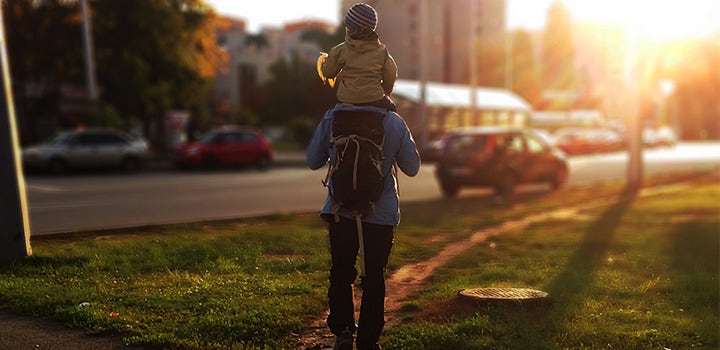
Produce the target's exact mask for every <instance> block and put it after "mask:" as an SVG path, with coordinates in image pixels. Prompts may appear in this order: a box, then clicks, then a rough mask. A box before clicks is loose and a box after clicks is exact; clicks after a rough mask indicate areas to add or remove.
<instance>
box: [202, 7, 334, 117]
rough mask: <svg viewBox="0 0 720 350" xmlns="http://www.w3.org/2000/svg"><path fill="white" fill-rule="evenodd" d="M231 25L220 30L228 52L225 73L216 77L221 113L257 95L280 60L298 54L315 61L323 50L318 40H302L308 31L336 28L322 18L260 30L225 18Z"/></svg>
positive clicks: (301, 57)
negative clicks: (247, 29) (313, 41)
mask: <svg viewBox="0 0 720 350" xmlns="http://www.w3.org/2000/svg"><path fill="white" fill-rule="evenodd" d="M225 19H226V21H227V22H228V23H229V25H228V26H227V27H226V28H221V29H219V30H218V33H217V38H218V43H219V44H220V46H221V47H222V48H223V49H224V50H225V51H226V52H227V54H228V63H227V67H226V69H225V71H224V72H219V73H218V74H217V76H216V97H217V99H218V113H220V114H228V113H230V112H231V110H232V109H239V108H242V106H247V105H248V104H249V103H251V101H252V100H253V99H254V98H256V94H257V91H258V88H259V86H260V85H262V84H263V83H265V82H267V81H268V80H270V79H272V74H271V73H270V67H271V66H272V65H273V64H274V63H276V62H277V61H278V60H279V59H285V60H287V61H289V60H291V59H292V58H293V57H294V56H297V57H298V58H299V59H301V60H303V61H307V62H308V63H313V64H314V62H315V61H316V60H317V57H318V54H319V52H320V49H319V48H318V47H317V45H316V44H315V43H312V42H307V41H304V40H303V33H304V32H306V31H309V30H321V31H326V32H331V31H332V30H334V29H335V27H334V26H333V25H331V24H329V23H325V22H320V21H297V22H291V23H288V24H286V25H285V26H283V27H282V28H273V27H265V28H262V29H261V31H260V32H259V33H248V32H247V31H246V29H245V22H244V21H243V20H241V19H234V18H228V17H226V18H225Z"/></svg>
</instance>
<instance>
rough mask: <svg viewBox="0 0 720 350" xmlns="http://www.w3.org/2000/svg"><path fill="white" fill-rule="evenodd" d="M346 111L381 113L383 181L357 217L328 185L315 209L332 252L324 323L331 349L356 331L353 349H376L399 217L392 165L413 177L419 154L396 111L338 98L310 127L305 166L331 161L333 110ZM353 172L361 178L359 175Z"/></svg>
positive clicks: (347, 342) (348, 345)
mask: <svg viewBox="0 0 720 350" xmlns="http://www.w3.org/2000/svg"><path fill="white" fill-rule="evenodd" d="M348 112H350V113H352V112H361V113H362V112H369V113H381V114H384V117H383V118H382V126H383V128H384V135H385V137H384V142H383V144H382V154H383V159H382V165H381V171H382V174H384V183H383V188H382V191H381V193H380V196H379V197H378V199H377V200H376V201H375V202H374V203H373V205H372V209H371V210H369V211H368V212H366V213H363V215H362V216H357V213H355V212H352V211H350V210H348V209H347V208H343V207H342V206H340V205H338V203H335V202H334V201H333V198H332V186H328V196H327V198H326V200H325V205H324V206H323V208H322V210H321V212H320V214H321V216H322V218H323V219H325V220H326V221H327V222H328V224H329V229H328V231H329V236H330V253H331V257H332V266H331V268H330V286H329V288H328V299H329V300H328V301H329V307H330V315H329V316H328V319H327V324H328V327H330V330H331V331H332V333H333V334H335V336H336V342H335V349H348V350H352V346H353V335H354V334H355V333H356V332H357V338H356V345H357V349H358V350H365V349H380V346H379V345H378V339H379V338H380V334H381V332H382V329H383V326H384V325H385V318H384V313H385V276H384V273H385V267H386V265H387V262H388V257H389V255H390V250H391V248H392V244H393V235H394V231H395V227H396V226H397V225H398V224H399V222H400V210H399V196H398V192H397V178H396V176H395V174H394V173H393V171H392V170H393V165H394V164H397V166H398V167H399V168H400V170H401V171H402V172H403V173H405V174H406V175H408V176H415V175H416V174H417V172H418V171H419V169H420V156H419V154H418V151H417V147H416V145H415V141H414V140H413V137H412V134H411V133H410V130H409V129H408V127H407V125H406V124H405V122H404V121H403V119H402V118H401V117H400V116H399V115H398V114H397V113H395V112H392V111H388V110H386V109H381V108H376V107H368V106H365V107H362V106H354V105H349V104H342V103H340V104H337V105H336V106H335V107H334V108H333V109H331V110H329V111H328V112H327V113H326V114H325V116H324V117H323V119H322V120H321V121H320V124H319V125H318V127H317V129H316V130H315V134H314V135H313V137H312V140H311V141H310V144H309V146H308V148H307V152H306V158H307V163H308V166H309V167H310V169H313V170H317V169H320V168H321V167H323V166H324V165H325V164H326V163H328V161H330V163H331V164H333V162H334V161H336V160H337V155H338V152H337V150H336V149H335V147H333V146H332V144H331V133H332V132H331V130H332V127H333V120H334V118H335V116H336V114H342V113H348ZM357 176H358V177H361V176H362V174H357ZM330 181H332V180H330ZM357 218H360V219H361V221H358V220H357ZM359 236H360V237H362V241H360V239H359V238H358V237H359ZM358 252H360V254H361V255H360V265H361V268H362V269H363V270H364V271H363V272H364V276H362V277H361V281H362V291H363V292H362V300H361V306H360V315H359V318H358V324H357V329H356V325H355V313H354V305H353V290H352V288H353V283H354V282H355V279H356V276H357V270H356V268H355V262H356V258H357V256H358Z"/></svg>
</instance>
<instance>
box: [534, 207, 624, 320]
mask: <svg viewBox="0 0 720 350" xmlns="http://www.w3.org/2000/svg"><path fill="white" fill-rule="evenodd" d="M634 197H635V195H634V194H627V193H626V194H624V195H622V196H620V197H618V198H617V201H616V202H615V204H613V205H612V206H610V207H609V208H608V209H607V210H606V211H605V212H603V213H602V214H601V215H600V216H599V217H598V219H597V220H596V221H595V222H594V223H593V224H592V225H590V227H588V228H587V230H586V231H585V234H584V237H583V239H582V241H581V242H580V245H579V247H578V249H577V251H576V252H575V254H574V255H573V256H572V257H571V258H570V259H569V261H568V263H567V266H566V267H565V269H564V270H563V271H562V272H561V273H560V274H559V275H558V276H557V278H555V280H553V281H552V282H551V283H550V284H549V285H548V287H547V292H548V293H550V296H551V297H552V298H553V308H552V311H551V313H552V315H553V319H555V320H562V319H567V317H565V316H568V314H570V313H572V312H574V311H573V310H575V308H576V306H577V305H580V304H581V303H582V302H583V299H584V298H585V292H586V291H588V290H590V289H591V286H592V285H593V283H594V279H595V273H596V271H597V270H598V269H599V267H600V266H601V265H602V263H603V261H604V259H605V256H606V253H607V251H608V249H609V248H610V246H611V244H612V242H613V240H614V236H615V232H616V231H617V229H618V227H619V226H620V223H621V221H622V218H623V214H624V213H625V212H626V210H627V208H628V207H629V206H630V204H631V203H632V199H633V198H634Z"/></svg>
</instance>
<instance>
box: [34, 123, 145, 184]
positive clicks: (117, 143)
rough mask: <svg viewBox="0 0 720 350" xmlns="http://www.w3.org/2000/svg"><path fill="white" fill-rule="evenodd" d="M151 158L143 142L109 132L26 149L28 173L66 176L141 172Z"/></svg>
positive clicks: (76, 133)
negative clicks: (76, 172)
mask: <svg viewBox="0 0 720 350" xmlns="http://www.w3.org/2000/svg"><path fill="white" fill-rule="evenodd" d="M149 155H150V152H149V149H148V144H147V142H146V141H145V140H143V139H141V138H132V137H130V136H128V135H127V134H125V133H123V132H121V131H118V130H114V129H105V128H81V129H76V130H72V131H65V132H62V133H60V134H58V135H57V136H56V137H55V138H53V139H52V140H51V141H49V142H45V143H42V144H39V145H35V146H32V147H28V148H25V149H23V152H22V156H23V158H22V159H23V165H24V166H25V168H26V169H28V170H41V171H49V172H51V173H62V172H64V171H66V170H69V169H88V168H121V169H125V170H128V171H137V170H140V169H141V168H142V166H143V165H144V164H145V162H146V161H147V160H148V158H149Z"/></svg>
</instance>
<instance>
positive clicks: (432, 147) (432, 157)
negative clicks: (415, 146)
mask: <svg viewBox="0 0 720 350" xmlns="http://www.w3.org/2000/svg"><path fill="white" fill-rule="evenodd" d="M443 142H444V139H443V138H440V139H437V140H433V141H430V142H428V143H427V145H425V147H423V148H422V149H421V150H420V158H421V159H422V161H423V163H434V162H435V161H437V159H438V157H439V156H440V151H441V150H442V146H443Z"/></svg>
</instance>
